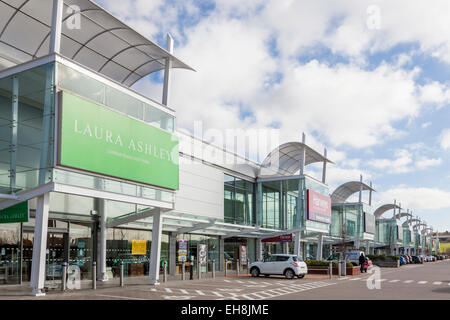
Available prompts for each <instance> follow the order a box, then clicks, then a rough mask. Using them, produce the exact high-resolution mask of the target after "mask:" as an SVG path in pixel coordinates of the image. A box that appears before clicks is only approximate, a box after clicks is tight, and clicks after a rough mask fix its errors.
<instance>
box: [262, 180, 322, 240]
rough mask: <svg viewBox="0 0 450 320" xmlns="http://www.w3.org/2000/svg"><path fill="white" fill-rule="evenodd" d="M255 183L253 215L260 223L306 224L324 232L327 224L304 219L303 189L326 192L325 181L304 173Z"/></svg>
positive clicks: (286, 226) (291, 226)
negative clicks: (255, 203)
mask: <svg viewBox="0 0 450 320" xmlns="http://www.w3.org/2000/svg"><path fill="white" fill-rule="evenodd" d="M257 185H258V187H257V188H258V194H257V201H258V204H259V206H258V215H257V217H258V221H259V224H260V225H261V226H262V227H265V228H271V229H280V230H286V229H294V228H298V227H302V226H306V227H311V228H314V229H320V230H323V231H324V232H328V228H329V224H326V223H321V222H317V221H312V220H308V219H307V216H306V205H307V204H306V190H307V189H311V190H313V191H316V192H318V193H321V194H323V195H327V196H328V187H327V186H326V185H324V184H322V183H320V182H318V181H316V180H314V179H312V178H310V177H306V176H305V177H299V178H293V179H284V180H275V181H263V182H259V183H258V184H257ZM299 190H301V192H299ZM299 194H300V197H299Z"/></svg>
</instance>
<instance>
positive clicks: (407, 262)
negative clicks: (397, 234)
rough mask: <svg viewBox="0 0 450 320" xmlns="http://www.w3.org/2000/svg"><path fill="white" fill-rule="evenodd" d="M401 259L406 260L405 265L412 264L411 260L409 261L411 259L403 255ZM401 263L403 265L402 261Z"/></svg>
mask: <svg viewBox="0 0 450 320" xmlns="http://www.w3.org/2000/svg"><path fill="white" fill-rule="evenodd" d="M400 257H401V258H403V259H405V264H409V263H411V262H410V260H409V257H408V256H407V255H401V256H400ZM400 263H401V261H400Z"/></svg>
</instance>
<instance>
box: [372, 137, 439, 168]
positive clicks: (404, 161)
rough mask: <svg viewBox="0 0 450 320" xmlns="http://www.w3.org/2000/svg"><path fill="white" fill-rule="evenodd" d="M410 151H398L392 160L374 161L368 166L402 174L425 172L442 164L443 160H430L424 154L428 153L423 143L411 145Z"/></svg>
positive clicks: (409, 146)
mask: <svg viewBox="0 0 450 320" xmlns="http://www.w3.org/2000/svg"><path fill="white" fill-rule="evenodd" d="M407 147H408V149H398V150H395V152H394V157H393V158H392V159H386V158H383V159H373V160H370V161H368V165H369V166H371V167H373V168H375V169H377V170H379V171H382V172H385V173H390V174H400V173H408V172H413V171H417V170H425V169H427V168H430V167H434V166H439V165H441V164H442V159H441V158H429V157H427V156H424V155H423V154H422V153H423V152H424V151H428V149H425V148H426V147H424V146H423V144H422V143H416V144H411V145H408V146H407Z"/></svg>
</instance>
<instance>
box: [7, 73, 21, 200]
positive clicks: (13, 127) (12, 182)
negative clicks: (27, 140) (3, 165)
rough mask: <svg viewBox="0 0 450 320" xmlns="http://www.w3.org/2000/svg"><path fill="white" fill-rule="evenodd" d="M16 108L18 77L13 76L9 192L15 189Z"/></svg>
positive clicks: (17, 104) (17, 106)
mask: <svg viewBox="0 0 450 320" xmlns="http://www.w3.org/2000/svg"><path fill="white" fill-rule="evenodd" d="M18 108H19V79H18V78H17V76H14V77H13V92H12V108H11V149H10V152H11V153H10V170H9V179H10V183H9V184H10V190H11V194H14V193H15V192H16V191H15V189H16V162H17V123H18Z"/></svg>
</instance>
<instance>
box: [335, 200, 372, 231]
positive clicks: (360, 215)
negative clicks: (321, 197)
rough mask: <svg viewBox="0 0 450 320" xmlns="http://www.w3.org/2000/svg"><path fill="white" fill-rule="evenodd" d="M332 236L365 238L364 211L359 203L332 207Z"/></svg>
mask: <svg viewBox="0 0 450 320" xmlns="http://www.w3.org/2000/svg"><path fill="white" fill-rule="evenodd" d="M330 235H331V236H334V237H345V238H360V239H362V238H363V236H364V211H363V206H362V205H361V204H359V203H355V204H344V205H337V206H333V207H332V213H331V226H330Z"/></svg>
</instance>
